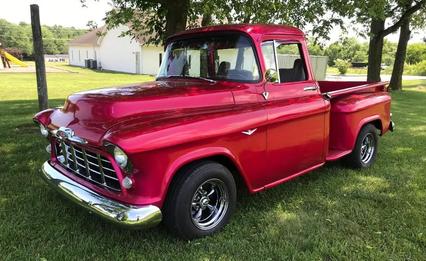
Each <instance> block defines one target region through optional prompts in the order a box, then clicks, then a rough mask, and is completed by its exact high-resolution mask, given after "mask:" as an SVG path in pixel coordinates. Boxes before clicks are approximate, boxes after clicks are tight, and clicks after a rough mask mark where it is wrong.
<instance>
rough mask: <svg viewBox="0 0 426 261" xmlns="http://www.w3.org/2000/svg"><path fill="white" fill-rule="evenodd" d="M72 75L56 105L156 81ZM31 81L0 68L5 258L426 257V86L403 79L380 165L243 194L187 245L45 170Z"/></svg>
mask: <svg viewBox="0 0 426 261" xmlns="http://www.w3.org/2000/svg"><path fill="white" fill-rule="evenodd" d="M64 68H67V67H64ZM70 70H72V71H73V72H74V73H55V74H53V73H52V74H49V75H48V84H49V95H50V98H51V104H52V105H59V104H62V103H63V99H64V98H65V97H66V96H67V95H68V94H70V93H71V92H74V91H78V90H83V89H87V88H91V87H100V86H108V85H114V84H122V83H123V84H124V83H129V82H137V81H144V80H148V79H149V77H146V76H137V75H126V74H118V73H117V74H111V73H98V72H92V71H88V70H84V69H78V68H70ZM34 79H35V77H34V75H33V74H0V137H1V139H0V158H1V160H0V178H1V181H0V253H1V257H0V259H2V260H4V259H9V260H27V259H35V260H40V259H47V260H68V259H79V260H80V259H82V260H83V259H96V260H115V259H135V260H157V259H163V260H174V259H179V260H282V259H295V260H425V259H426V255H425V253H426V214H425V213H426V113H425V106H426V81H418V82H416V83H415V84H412V83H409V82H406V83H405V85H407V86H408V85H410V88H408V89H407V90H406V91H403V92H398V93H393V94H392V96H393V104H392V107H393V109H392V111H393V115H394V120H395V122H396V124H397V130H396V132H394V133H389V134H387V135H385V136H384V137H383V138H382V139H381V140H380V148H379V154H378V158H377V162H376V164H375V165H374V166H373V167H372V168H370V169H368V170H363V171H356V170H349V169H346V168H345V167H344V166H343V165H342V164H341V163H339V162H335V163H331V164H326V165H325V166H324V167H322V168H320V169H318V170H316V171H313V172H312V173H310V174H307V175H305V176H303V177H300V178H297V179H295V180H292V181H290V182H287V183H285V184H283V185H281V186H278V187H276V188H273V189H271V190H268V191H265V192H262V193H259V194H256V195H250V196H249V195H240V196H239V201H238V205H237V211H236V213H235V215H234V216H233V218H232V221H231V223H230V224H229V225H228V226H226V227H225V229H224V230H223V231H222V232H221V233H218V234H216V235H214V236H212V237H208V238H203V239H200V240H194V241H191V242H188V241H182V240H179V239H177V238H175V237H174V236H172V235H171V234H170V233H169V232H168V231H167V230H166V229H165V228H164V226H162V225H160V226H159V227H156V228H153V229H150V230H147V231H129V230H124V229H121V228H118V227H115V226H113V225H111V224H109V223H106V222H104V221H103V220H102V219H100V218H98V217H96V216H94V215H91V214H89V213H87V212H86V211H85V210H83V209H82V208H80V207H78V206H76V205H75V204H73V203H71V202H69V201H68V200H66V199H64V198H63V197H62V196H60V195H59V194H58V193H57V192H56V191H53V190H52V189H51V188H50V187H48V186H47V185H46V184H45V183H44V182H43V181H42V180H41V178H39V177H38V175H39V172H40V170H39V169H40V166H41V165H42V163H43V162H44V161H45V160H46V159H47V157H48V156H47V153H46V152H45V151H44V148H45V146H46V140H44V139H43V138H42V137H41V136H40V135H39V131H38V129H37V128H36V127H35V126H34V125H33V123H32V121H31V118H32V116H33V114H34V113H35V112H36V111H37V101H36V92H35V80H34ZM265 175H266V173H265Z"/></svg>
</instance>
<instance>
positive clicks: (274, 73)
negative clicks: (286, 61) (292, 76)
mask: <svg viewBox="0 0 426 261" xmlns="http://www.w3.org/2000/svg"><path fill="white" fill-rule="evenodd" d="M261 47H262V55H263V61H264V62H265V66H266V68H265V69H266V75H265V77H266V80H267V81H268V82H278V70H277V66H276V61H275V52H274V42H273V41H268V42H264V43H262V46H261Z"/></svg>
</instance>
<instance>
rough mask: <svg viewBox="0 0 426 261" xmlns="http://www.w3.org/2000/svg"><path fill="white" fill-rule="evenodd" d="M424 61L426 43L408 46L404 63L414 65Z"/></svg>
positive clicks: (425, 58) (425, 57)
mask: <svg viewBox="0 0 426 261" xmlns="http://www.w3.org/2000/svg"><path fill="white" fill-rule="evenodd" d="M424 60H426V43H414V44H410V45H408V48H407V57H406V62H407V63H408V64H416V63H419V62H421V61H424Z"/></svg>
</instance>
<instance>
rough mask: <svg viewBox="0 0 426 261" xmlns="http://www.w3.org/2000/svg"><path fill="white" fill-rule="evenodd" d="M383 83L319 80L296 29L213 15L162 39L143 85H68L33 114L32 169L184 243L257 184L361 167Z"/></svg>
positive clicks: (108, 212) (379, 126) (219, 221)
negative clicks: (35, 158) (50, 105)
mask: <svg viewBox="0 0 426 261" xmlns="http://www.w3.org/2000/svg"><path fill="white" fill-rule="evenodd" d="M386 86H387V83H384V82H378V83H369V82H330V81H316V80H315V77H314V75H313V72H312V68H311V63H310V58H309V54H308V51H307V46H306V42H305V36H304V34H303V32H302V31H300V30H299V29H297V28H294V27H289V26H278V25H222V26H212V27H203V28H198V29H193V30H188V31H184V32H181V33H178V34H176V35H174V36H171V37H170V38H169V39H168V40H167V42H166V50H165V55H164V56H163V61H162V65H161V68H160V72H159V74H158V76H157V78H156V81H154V82H149V83H140V84H133V85H128V86H118V87H113V88H107V89H98V90H91V91H85V92H80V93H76V94H72V95H70V96H69V97H68V98H67V100H66V101H65V104H64V106H63V107H62V108H56V109H49V110H46V111H42V112H40V113H38V114H37V115H35V117H34V121H35V122H36V123H37V124H38V125H40V130H41V134H42V135H43V136H45V137H46V138H47V139H48V141H49V145H48V147H49V149H48V150H49V151H50V158H49V160H48V161H46V162H45V163H44V165H43V167H42V170H43V171H42V177H43V178H44V179H45V180H46V181H47V182H48V183H49V184H51V185H52V186H53V187H54V188H56V189H57V190H58V191H59V192H61V193H62V194H64V195H65V196H67V197H68V198H70V199H71V200H73V201H74V202H76V203H77V204H79V205H81V206H83V207H85V208H87V209H89V210H90V211H91V212H93V213H96V214H98V215H100V216H102V217H104V218H106V219H108V220H109V221H112V222H113V223H117V224H119V225H123V226H127V227H134V228H146V227H150V226H153V225H156V224H158V223H159V222H160V221H161V220H163V221H164V223H165V225H166V226H167V227H168V228H170V230H171V231H173V232H175V233H176V234H178V235H179V236H181V237H183V238H187V239H192V238H196V237H201V236H206V235H210V234H212V233H214V232H216V231H218V230H220V229H221V228H223V227H224V226H225V225H226V224H227V223H228V221H229V219H230V217H231V215H232V213H233V212H234V210H235V203H236V193H237V186H244V187H245V188H247V190H248V191H249V192H251V193H255V192H258V191H261V190H264V189H267V188H270V187H273V186H276V185H278V184H281V183H283V182H286V181H288V180H290V179H292V178H295V177H297V176H300V175H302V174H305V173H307V172H309V171H311V170H313V169H316V168H319V167H321V166H322V165H324V164H325V163H326V162H327V161H331V160H337V159H341V158H342V159H343V160H345V161H346V162H347V163H348V166H350V167H353V168H359V169H362V168H367V167H369V166H371V164H373V162H374V160H375V158H376V155H377V144H378V138H379V136H380V135H383V134H385V133H386V132H387V131H388V130H393V127H394V124H393V122H392V121H391V113H390V103H391V98H390V95H389V94H388V92H387V88H386Z"/></svg>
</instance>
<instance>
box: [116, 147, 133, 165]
mask: <svg viewBox="0 0 426 261" xmlns="http://www.w3.org/2000/svg"><path fill="white" fill-rule="evenodd" d="M113 156H114V160H115V162H116V163H117V164H118V166H120V168H121V169H125V168H126V166H127V164H128V163H129V157H128V156H127V154H126V153H125V152H124V151H123V150H122V149H120V148H119V147H117V146H114V151H113Z"/></svg>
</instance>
